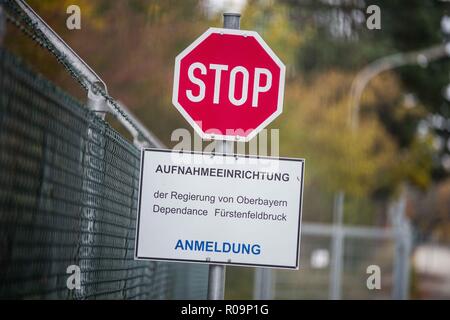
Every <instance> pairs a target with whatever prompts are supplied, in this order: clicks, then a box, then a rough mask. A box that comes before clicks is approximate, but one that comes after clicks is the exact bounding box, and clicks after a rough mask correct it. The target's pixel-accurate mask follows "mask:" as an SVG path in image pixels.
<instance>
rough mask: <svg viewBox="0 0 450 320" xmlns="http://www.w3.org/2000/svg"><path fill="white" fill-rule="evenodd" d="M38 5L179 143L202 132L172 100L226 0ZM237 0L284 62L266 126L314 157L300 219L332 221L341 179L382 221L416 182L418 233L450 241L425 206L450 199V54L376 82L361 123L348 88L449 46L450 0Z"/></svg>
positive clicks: (350, 195) (351, 203) (28, 49)
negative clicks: (374, 20) (278, 104)
mask: <svg viewBox="0 0 450 320" xmlns="http://www.w3.org/2000/svg"><path fill="white" fill-rule="evenodd" d="M28 2H29V4H30V5H31V6H32V7H33V8H34V9H35V10H36V11H37V12H38V13H39V14H40V15H41V16H42V17H43V18H44V19H45V20H46V21H47V23H48V24H49V25H50V26H51V27H52V28H54V29H55V30H56V31H57V32H58V33H59V34H60V35H61V36H62V38H63V39H65V40H66V41H67V43H68V44H69V45H71V46H72V47H73V48H74V49H75V51H76V52H77V53H78V54H79V55H80V57H82V58H84V59H85V61H87V62H88V63H89V64H90V65H91V66H92V67H93V69H94V70H95V71H96V72H97V73H98V74H99V75H100V76H101V77H102V78H103V79H104V81H105V82H106V83H107V85H108V90H109V93H110V94H111V95H112V96H113V97H115V98H117V99H118V100H120V101H122V102H123V103H124V104H125V105H127V106H128V107H129V108H130V109H131V110H132V111H133V112H134V113H135V114H136V115H137V116H138V118H139V119H141V120H142V122H143V123H144V124H145V125H146V126H147V127H148V128H149V129H150V130H152V131H153V132H154V133H155V134H156V135H157V136H158V137H159V138H160V139H161V140H162V141H163V142H164V143H166V144H167V145H168V146H169V147H171V146H173V145H174V144H175V142H173V141H170V136H171V133H172V131H173V130H174V129H177V128H187V129H188V130H190V131H191V132H193V130H191V128H190V127H189V125H188V124H187V122H186V121H185V120H184V119H183V118H182V116H181V115H180V114H179V113H178V112H177V111H176V109H175V107H173V106H172V103H171V92H172V78H173V65H174V59H175V56H176V55H177V54H178V53H179V52H180V51H182V50H183V49H184V48H185V47H186V46H188V45H189V44H190V43H191V42H192V41H193V40H194V39H195V38H196V37H198V36H199V35H200V34H201V33H202V32H204V31H205V30H206V29H207V28H208V27H210V26H215V27H221V25H222V20H221V13H222V12H220V6H219V4H218V3H219V2H220V3H222V2H223V1H215V0H183V1H176V0H130V1H125V0H117V1H110V0H95V1H92V0H70V1H69V0H64V1H61V0H46V1H40V0H29V1H28ZM241 3H242V4H244V6H243V7H242V19H241V27H242V29H251V30H256V31H258V32H259V33H260V34H261V35H262V37H263V38H264V39H265V40H266V42H267V43H268V44H269V46H271V48H272V49H273V50H274V51H275V52H276V53H277V54H278V55H279V57H280V58H281V60H283V62H284V63H285V64H286V66H287V70H288V72H287V83H286V92H285V104H284V112H283V114H282V115H281V116H280V117H279V118H278V119H277V120H276V121H275V122H274V123H272V124H271V125H270V128H279V129H280V155H281V156H290V157H303V158H305V159H306V165H307V171H306V182H305V183H306V186H305V195H304V198H305V203H304V216H303V218H304V220H305V221H315V222H327V223H329V222H331V220H332V209H331V208H332V203H333V196H334V194H335V193H336V192H338V191H341V190H342V191H344V192H345V194H346V202H345V221H346V223H351V224H366V225H374V224H376V225H385V224H387V223H388V220H387V216H386V205H387V203H389V200H390V199H393V198H395V197H397V196H398V195H399V193H400V192H401V191H402V188H403V187H404V186H405V185H407V186H408V188H409V189H411V190H413V191H412V192H413V193H414V199H413V200H414V201H409V210H408V213H409V214H410V216H411V218H412V219H413V221H414V223H415V226H416V228H417V230H418V232H419V234H420V235H421V236H422V237H424V238H426V237H437V238H439V239H441V240H444V241H449V242H450V212H449V211H448V210H447V211H442V210H438V209H436V208H435V207H434V206H432V205H430V206H417V202H421V201H422V199H424V201H426V199H429V198H430V195H429V193H430V192H435V193H439V195H440V199H441V198H442V199H444V200H442V201H447V203H448V202H449V201H450V200H449V199H450V189H449V188H448V185H449V182H448V172H449V171H450V150H449V148H450V140H449V138H450V135H449V130H450V109H449V102H448V100H447V99H446V97H445V92H446V87H447V85H448V83H449V75H450V73H449V72H450V61H449V59H448V57H443V58H441V59H439V60H436V61H430V62H428V63H427V62H426V61H425V62H424V63H421V64H420V66H419V65H418V64H416V65H409V66H404V67H401V68H398V69H393V70H391V71H387V72H384V73H382V74H380V75H378V76H377V77H375V78H374V79H372V80H371V81H370V82H369V85H368V86H367V88H366V89H365V90H364V94H363V96H362V101H361V103H360V120H359V125H358V127H357V129H355V130H352V128H351V126H350V125H349V112H350V111H349V104H350V98H351V97H350V92H351V86H352V82H353V80H354V79H355V75H356V74H357V73H358V71H359V70H361V69H362V68H364V67H365V66H366V65H368V64H369V63H371V62H373V61H374V60H376V59H379V58H382V57H384V56H387V55H391V54H395V53H399V52H410V51H415V50H419V49H426V48H429V47H432V46H435V45H439V44H442V43H444V41H445V35H444V34H443V32H442V28H441V21H442V18H443V17H444V16H445V15H446V14H447V13H449V11H448V10H449V9H450V4H449V3H448V2H445V1H439V0H409V1H400V0H384V1H381V0H333V1H331V0H278V1H277V0H247V1H241ZM71 4H76V5H79V6H80V8H81V13H82V17H81V24H82V27H81V30H68V29H67V28H66V19H67V17H68V15H67V13H66V8H67V6H69V5H71ZM372 4H376V5H378V6H379V7H380V9H381V15H380V17H381V29H380V30H376V29H375V30H370V29H368V28H367V26H366V20H367V18H368V17H369V16H370V14H368V13H367V12H366V8H367V7H368V6H369V5H372ZM24 39H25V38H24V36H23V35H22V34H20V31H18V30H15V28H12V27H10V32H9V33H8V36H7V39H6V43H7V47H8V48H9V49H10V50H12V51H14V52H17V53H18V54H19V55H20V56H22V57H24V59H26V60H27V61H29V62H30V63H32V64H33V65H34V66H35V68H36V69H37V70H38V71H40V72H42V73H43V74H44V75H45V76H47V77H49V78H50V79H52V80H54V81H55V82H56V83H58V84H59V85H61V86H62V87H63V88H65V89H66V90H68V91H69V92H71V93H72V94H74V95H75V96H77V97H78V98H79V99H80V100H82V101H83V100H85V93H84V92H82V91H81V90H80V89H79V88H78V86H76V85H74V82H73V80H72V79H70V76H69V75H68V74H67V73H66V72H65V71H64V70H63V68H62V67H60V66H57V65H56V64H55V62H54V58H53V56H51V55H50V54H49V53H47V52H46V51H45V50H41V49H39V48H38V45H36V44H35V43H34V42H32V41H24ZM449 95H450V90H449ZM447 98H449V97H447ZM119 130H121V129H120V128H119ZM427 192H428V193H427ZM243 272H244V271H243ZM245 272H247V271H245ZM245 278H248V277H245ZM239 279H242V278H233V277H231V278H230V280H229V281H231V282H233V281H240V280H239ZM249 283H250V282H249ZM249 285H250V284H249ZM247 289H248V288H247ZM248 290H250V289H248ZM229 294H230V297H238V296H239V294H238V293H236V294H234V293H233V291H231V293H229Z"/></svg>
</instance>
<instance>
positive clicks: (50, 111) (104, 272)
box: [0, 49, 207, 299]
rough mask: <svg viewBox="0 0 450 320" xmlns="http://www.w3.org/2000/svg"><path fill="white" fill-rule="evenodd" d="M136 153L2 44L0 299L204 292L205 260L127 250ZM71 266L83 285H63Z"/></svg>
mask: <svg viewBox="0 0 450 320" xmlns="http://www.w3.org/2000/svg"><path fill="white" fill-rule="evenodd" d="M108 97H109V96H108ZM139 162H140V153H139V150H138V149H137V148H136V147H135V146H134V145H132V144H130V143H129V142H128V141H126V140H125V139H124V138H123V137H122V136H120V135H119V134H118V133H117V132H116V131H115V130H114V129H112V128H111V127H110V126H109V125H108V123H107V122H105V121H103V120H102V119H101V118H100V117H98V116H97V115H96V113H95V112H94V111H91V110H89V109H88V108H86V106H84V105H82V104H81V103H80V102H78V101H76V100H75V99H73V98H72V97H70V96H68V95H67V94H66V93H65V92H63V91H62V90H60V89H58V88H57V87H56V86H55V85H53V84H52V83H50V82H49V81H47V80H45V79H44V78H42V77H41V76H39V75H37V74H35V73H34V72H32V71H31V70H30V69H29V68H27V67H26V66H25V64H24V63H22V62H21V61H19V59H17V58H16V57H14V56H13V55H11V54H9V53H8V52H6V51H5V50H4V49H0V298H24V299H43V298H46V299H48V298H50V299H168V298H177V299H183V298H189V299H202V298H205V297H206V289H207V268H206V267H205V266H198V265H190V264H189V265H185V264H168V263H160V262H142V261H135V260H134V258H133V256H134V238H135V223H136V208H137V194H138V182H139V181H138V179H139ZM71 265H75V266H78V267H79V268H80V271H81V273H80V275H81V277H80V280H81V288H80V289H73V290H70V289H68V287H67V279H68V277H69V276H70V274H68V273H67V268H68V267H69V266H71Z"/></svg>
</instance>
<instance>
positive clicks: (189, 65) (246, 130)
mask: <svg viewBox="0 0 450 320" xmlns="http://www.w3.org/2000/svg"><path fill="white" fill-rule="evenodd" d="M284 78H285V66H284V64H283V63H282V62H281V60H280V59H279V58H278V57H277V56H276V55H275V53H274V52H273V51H272V50H271V49H270V48H269V46H268V45H267V44H266V43H265V42H264V40H263V39H262V38H261V37H260V36H259V35H258V33H256V32H254V31H245V30H232V29H219V28H210V29H208V30H207V31H206V32H205V33H204V34H202V35H201V36H200V37H199V38H198V39H197V40H195V41H194V42H193V43H192V44H191V45H190V46H189V47H187V48H186V49H185V50H184V51H183V52H181V53H180V54H179V55H178V56H177V57H176V59H175V72H174V83H173V96H172V102H173V104H174V105H175V107H176V108H177V109H178V110H179V111H180V112H181V114H182V115H183V116H184V117H185V118H186V120H187V121H189V123H190V124H191V125H192V126H193V127H194V129H195V130H196V131H197V133H198V134H200V136H201V137H202V138H204V139H205V138H206V139H223V140H235V139H242V140H244V141H248V140H250V139H251V138H253V137H254V136H255V135H256V134H257V133H258V132H259V131H261V130H262V129H263V128H264V127H265V126H267V125H268V124H269V123H270V122H271V121H272V120H274V119H275V118H276V117H277V116H278V115H279V114H280V113H281V111H282V108H283V93H284Z"/></svg>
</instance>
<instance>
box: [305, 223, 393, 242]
mask: <svg viewBox="0 0 450 320" xmlns="http://www.w3.org/2000/svg"><path fill="white" fill-rule="evenodd" d="M337 229H339V230H338V231H340V232H342V234H343V235H344V237H352V238H375V239H392V238H394V237H395V235H396V230H395V228H375V227H359V226H336V225H332V224H322V223H303V224H302V233H303V234H305V235H315V236H324V235H325V236H331V235H332V234H334V233H335V232H336V231H337Z"/></svg>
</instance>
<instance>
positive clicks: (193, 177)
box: [135, 149, 305, 269]
mask: <svg viewBox="0 0 450 320" xmlns="http://www.w3.org/2000/svg"><path fill="white" fill-rule="evenodd" d="M304 165H305V162H304V160H303V159H288V158H270V157H253V156H239V155H231V154H230V155H226V154H224V155H222V154H221V155H217V154H216V155H214V154H210V153H197V152H186V151H185V152H183V153H181V152H180V151H171V150H160V149H143V150H142V157H141V177H140V189H139V204H138V220H137V234H136V246H135V258H136V259H151V260H164V261H180V262H203V263H215V264H232V265H243V266H258V267H271V268H290V269H298V267H299V256H300V224H301V208H302V196H303V175H304Z"/></svg>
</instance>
